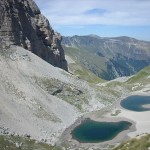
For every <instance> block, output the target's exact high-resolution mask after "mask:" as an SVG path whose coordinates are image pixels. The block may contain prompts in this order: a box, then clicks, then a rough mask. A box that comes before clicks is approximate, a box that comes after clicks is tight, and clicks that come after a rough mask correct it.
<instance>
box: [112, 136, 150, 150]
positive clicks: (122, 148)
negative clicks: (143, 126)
mask: <svg viewBox="0 0 150 150" xmlns="http://www.w3.org/2000/svg"><path fill="white" fill-rule="evenodd" d="M149 147H150V135H146V136H142V137H141V138H139V139H137V138H134V139H131V140H129V141H127V142H125V143H122V144H121V145H119V146H118V147H116V148H115V149H114V150H148V148H149Z"/></svg>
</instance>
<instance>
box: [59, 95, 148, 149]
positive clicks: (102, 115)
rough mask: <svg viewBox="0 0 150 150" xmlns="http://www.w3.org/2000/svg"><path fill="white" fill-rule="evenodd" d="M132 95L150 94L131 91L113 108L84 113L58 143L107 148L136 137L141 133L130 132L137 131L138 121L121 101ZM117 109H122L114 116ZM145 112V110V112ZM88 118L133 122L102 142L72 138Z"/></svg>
mask: <svg viewBox="0 0 150 150" xmlns="http://www.w3.org/2000/svg"><path fill="white" fill-rule="evenodd" d="M132 95H142V96H149V94H147V93H139V92H138V93H136V92H133V93H130V94H128V95H124V96H122V97H121V98H119V99H118V100H117V101H116V102H115V103H114V104H113V105H112V106H111V110H110V108H109V107H106V108H103V109H102V110H99V111H95V112H90V113H87V114H84V115H83V116H81V117H80V118H78V119H77V120H76V121H75V123H74V124H72V125H71V126H70V127H69V128H67V129H66V130H65V131H64V132H63V133H62V135H61V137H60V139H61V140H60V141H59V143H57V144H58V145H63V144H67V145H71V146H72V147H73V146H74V147H80V148H81V147H83V148H93V149H96V148H100V147H101V148H106V147H108V146H109V145H113V146H115V145H117V144H119V143H121V142H123V141H127V140H129V139H130V138H131V137H136V136H138V135H140V134H133V135H134V136H130V133H134V132H135V133H136V132H137V130H138V129H137V128H136V126H137V121H136V120H133V119H132V118H130V117H129V115H130V113H131V111H129V110H125V109H124V108H122V107H121V105H120V102H121V100H123V99H124V98H126V97H129V96H132ZM115 110H120V111H121V112H120V114H118V115H117V116H112V113H113V112H114V111H115ZM124 111H127V112H128V113H127V115H126V116H125V115H122V112H124ZM143 113H144V112H143ZM86 119H91V120H94V121H99V122H100V121H103V122H118V121H128V122H131V123H132V126H131V127H130V129H128V130H124V131H122V132H120V133H119V134H118V135H117V136H116V137H114V138H113V139H112V140H108V141H105V142H100V143H81V142H79V141H77V140H75V139H73V138H72V135H71V132H72V130H73V129H74V128H75V127H77V126H78V125H80V124H81V123H82V122H83V121H85V120H86Z"/></svg>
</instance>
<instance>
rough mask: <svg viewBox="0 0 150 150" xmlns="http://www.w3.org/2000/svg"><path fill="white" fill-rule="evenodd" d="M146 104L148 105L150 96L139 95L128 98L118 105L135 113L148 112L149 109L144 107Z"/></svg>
mask: <svg viewBox="0 0 150 150" xmlns="http://www.w3.org/2000/svg"><path fill="white" fill-rule="evenodd" d="M147 104H150V96H139V95H134V96H129V97H127V98H125V99H123V100H122V101H121V103H120V105H121V106H122V107H123V108H125V109H128V110H132V111H137V112H141V111H150V107H144V105H145V106H146V105H147Z"/></svg>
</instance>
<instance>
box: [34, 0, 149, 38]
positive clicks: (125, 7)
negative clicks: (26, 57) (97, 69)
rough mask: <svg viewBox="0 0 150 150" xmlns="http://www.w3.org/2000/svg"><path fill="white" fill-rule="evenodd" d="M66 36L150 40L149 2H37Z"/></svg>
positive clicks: (53, 25) (77, 0)
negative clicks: (123, 37) (120, 37)
mask: <svg viewBox="0 0 150 150" xmlns="http://www.w3.org/2000/svg"><path fill="white" fill-rule="evenodd" d="M35 2H36V3H37V5H38V6H39V8H40V9H41V12H42V14H43V15H45V16H46V17H47V18H48V20H49V21H50V25H51V26H52V28H53V29H54V30H55V31H57V32H59V33H61V35H63V36H73V35H89V34H96V35H99V36H101V37H116V36H130V37H134V38H137V39H141V40H147V41H150V0H35Z"/></svg>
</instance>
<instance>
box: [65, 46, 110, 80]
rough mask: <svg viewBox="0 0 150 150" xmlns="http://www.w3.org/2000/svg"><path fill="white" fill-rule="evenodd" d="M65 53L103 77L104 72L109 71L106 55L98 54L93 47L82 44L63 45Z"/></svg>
mask: <svg viewBox="0 0 150 150" xmlns="http://www.w3.org/2000/svg"><path fill="white" fill-rule="evenodd" d="M63 48H64V50H65V53H66V54H67V55H68V56H70V57H71V58H73V60H74V61H75V62H76V63H79V64H80V66H81V65H82V66H84V68H86V69H87V70H90V71H91V72H93V74H95V75H96V76H98V77H103V78H105V77H106V76H105V77H104V76H103V74H104V72H107V65H106V62H107V60H106V59H105V58H104V57H101V56H98V55H97V54H96V52H93V49H92V48H89V47H84V46H80V47H79V48H77V47H76V48H75V47H65V46H63Z"/></svg>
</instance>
